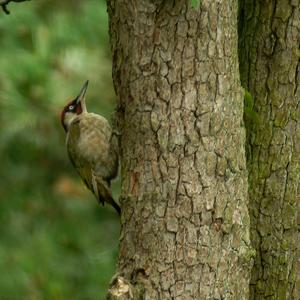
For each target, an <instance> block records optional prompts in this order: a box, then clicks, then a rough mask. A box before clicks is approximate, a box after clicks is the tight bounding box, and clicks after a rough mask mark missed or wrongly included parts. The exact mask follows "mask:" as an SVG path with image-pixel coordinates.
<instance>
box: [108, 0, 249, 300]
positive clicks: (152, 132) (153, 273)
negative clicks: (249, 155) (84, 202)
mask: <svg viewBox="0 0 300 300" xmlns="http://www.w3.org/2000/svg"><path fill="white" fill-rule="evenodd" d="M188 2H190V1H182V0H178V1H169V0H167V1H159V0H156V1H155V0H152V1H151V0H141V1H134V0H132V1H127V0H126V1H125V0H118V1H116V0H111V1H108V12H109V22H110V36H111V45H112V54H113V79H114V84H115V90H116V94H117V97H118V121H119V131H120V133H121V141H120V142H121V151H122V153H121V164H122V195H121V206H122V219H121V224H122V228H121V238H120V252H119V262H118V273H117V275H116V277H115V278H114V280H113V281H112V283H111V287H110V290H109V297H110V298H111V299H163V300H166V299H248V286H249V279H250V268H251V257H252V255H253V252H252V251H251V248H250V237H249V227H250V224H249V216H248V211H247V172H246V163H245V153H244V144H245V132H244V128H243V120H242V117H243V94H242V90H241V87H240V83H239V71H238V55H237V1H233V0H232V1H229V0H228V1H210V0H203V1H201V9H200V8H199V7H195V8H192V7H190V5H189V4H188Z"/></svg>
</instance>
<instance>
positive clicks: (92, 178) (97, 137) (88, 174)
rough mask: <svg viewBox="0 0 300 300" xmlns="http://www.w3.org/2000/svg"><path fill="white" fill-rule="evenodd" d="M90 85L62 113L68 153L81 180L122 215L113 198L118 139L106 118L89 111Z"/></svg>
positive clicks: (117, 158)
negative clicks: (88, 96) (112, 182)
mask: <svg viewBox="0 0 300 300" xmlns="http://www.w3.org/2000/svg"><path fill="white" fill-rule="evenodd" d="M88 84H89V81H88V80H87V81H86V82H85V84H84V85H83V87H82V88H81V90H80V93H79V94H78V96H77V97H76V98H75V99H73V100H72V101H70V102H69V103H68V104H67V105H66V106H65V107H64V109H63V111H62V113H61V123H62V126H63V128H64V130H65V132H66V146H67V152H68V156H69V158H70V161H71V163H72V164H73V166H74V167H75V169H76V170H77V172H78V174H79V175H80V177H81V179H82V180H83V182H84V183H85V185H86V186H87V188H88V189H89V190H91V191H92V193H93V194H94V195H95V196H96V198H97V199H98V201H99V203H102V204H103V205H104V203H109V204H110V205H112V206H113V207H114V209H115V210H116V211H117V213H118V214H119V215H120V214H121V209H120V206H119V205H118V204H117V203H116V202H115V200H114V199H113V197H112V192H111V184H110V183H111V180H112V179H114V178H116V176H117V174H118V164H119V155H118V153H119V151H118V136H117V134H115V133H114V131H113V130H112V128H111V126H110V124H109V122H108V120H107V119H106V118H104V117H103V116H101V115H98V114H95V113H89V112H87V109H86V103H85V95H86V91H87V88H88Z"/></svg>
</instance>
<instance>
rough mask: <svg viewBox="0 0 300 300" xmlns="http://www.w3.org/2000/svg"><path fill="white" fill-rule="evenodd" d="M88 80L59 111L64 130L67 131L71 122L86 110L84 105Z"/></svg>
mask: <svg viewBox="0 0 300 300" xmlns="http://www.w3.org/2000/svg"><path fill="white" fill-rule="evenodd" d="M88 84H89V81H88V80H87V81H86V82H85V84H84V85H83V87H82V88H81V91H80V93H79V95H78V96H77V97H76V98H75V99H73V100H72V101H70V102H69V103H68V104H67V105H66V106H65V107H64V109H63V111H62V113H61V124H62V126H63V127H64V129H65V131H68V129H69V127H70V125H71V123H72V122H73V121H74V119H75V118H76V117H77V116H78V115H80V114H82V113H85V112H86V105H85V93H86V90H87V87H88Z"/></svg>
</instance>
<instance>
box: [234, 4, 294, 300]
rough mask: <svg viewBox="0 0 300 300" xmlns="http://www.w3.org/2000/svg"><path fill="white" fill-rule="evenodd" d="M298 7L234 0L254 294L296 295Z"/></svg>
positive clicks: (252, 297)
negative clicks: (249, 105) (247, 102)
mask: <svg viewBox="0 0 300 300" xmlns="http://www.w3.org/2000/svg"><path fill="white" fill-rule="evenodd" d="M299 6H300V4H299V1H298V0H291V1H289V0H280V1H275V0H272V1H259V0H254V1H253V0H243V1H241V10H240V45H239V46H240V71H241V79H242V83H243V85H244V87H245V88H246V89H247V90H249V91H250V93H251V94H252V95H253V99H254V108H253V111H254V113H253V117H254V118H251V117H250V118H246V127H247V141H248V150H249V151H248V170H249V196H250V216H251V239H252V243H253V246H254V247H255V249H256V252H257V256H256V260H255V265H254V268H253V271H252V279H251V299H256V300H257V299H266V298H268V299H300V293H299V292H300V289H299V287H300V286H299V279H298V287H297V285H296V277H297V276H296V272H297V268H298V270H299V265H298V267H297V260H298V258H299V253H298V255H297V251H299V234H298V231H297V214H299V201H300V198H299V194H300V193H299V192H300V190H299V175H300V122H299V118H300V105H299V101H300V89H299V86H300V74H299V44H300V13H299ZM298 222H299V221H298ZM297 248H298V250H297ZM298 278H299V277H298Z"/></svg>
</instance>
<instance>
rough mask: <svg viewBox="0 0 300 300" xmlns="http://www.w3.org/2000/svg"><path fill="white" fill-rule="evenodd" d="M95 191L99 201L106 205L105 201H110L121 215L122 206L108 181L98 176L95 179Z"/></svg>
mask: <svg viewBox="0 0 300 300" xmlns="http://www.w3.org/2000/svg"><path fill="white" fill-rule="evenodd" d="M93 192H94V194H95V196H96V197H97V199H98V201H99V202H100V203H101V204H102V205H104V203H105V202H106V203H109V204H110V205H111V206H112V207H113V208H114V209H115V210H116V211H117V213H118V215H121V208H120V206H119V205H118V204H117V203H116V201H115V200H114V198H113V197H112V194H111V189H110V186H109V184H108V182H107V181H105V180H104V179H102V178H99V177H98V176H97V177H95V178H94V180H93Z"/></svg>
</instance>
